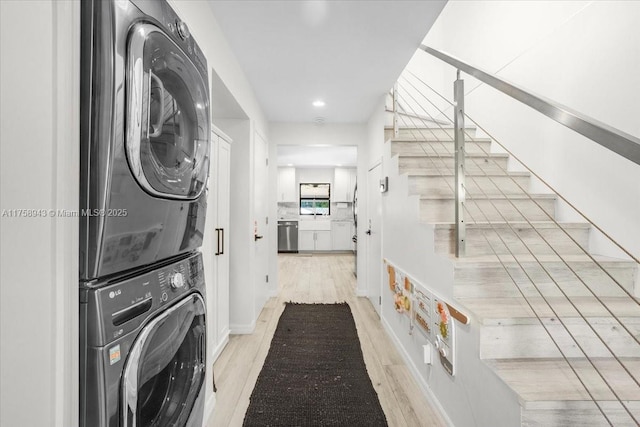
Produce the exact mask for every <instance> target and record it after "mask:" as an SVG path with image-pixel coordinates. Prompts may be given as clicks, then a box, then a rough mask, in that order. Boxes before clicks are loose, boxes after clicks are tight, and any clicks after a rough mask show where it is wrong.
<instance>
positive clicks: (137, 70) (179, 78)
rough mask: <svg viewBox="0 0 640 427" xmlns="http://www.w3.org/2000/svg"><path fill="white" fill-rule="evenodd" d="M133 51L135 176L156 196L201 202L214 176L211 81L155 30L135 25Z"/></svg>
mask: <svg viewBox="0 0 640 427" xmlns="http://www.w3.org/2000/svg"><path fill="white" fill-rule="evenodd" d="M127 49H128V53H127V61H128V64H127V79H126V93H127V114H126V120H127V123H126V141H125V145H126V151H127V159H128V161H129V166H130V168H131V170H132V173H133V175H134V176H135V179H136V181H137V182H138V184H140V185H141V186H142V188H143V189H144V190H145V191H147V192H148V193H150V194H152V195H154V196H158V197H164V198H175V199H196V198H198V197H199V196H200V194H201V193H202V191H203V190H204V188H205V184H206V181H207V178H208V174H209V144H210V138H211V137H210V131H209V129H210V126H209V92H208V86H207V83H206V78H204V79H203V77H202V74H200V72H199V71H198V69H197V68H196V66H195V65H194V64H193V62H192V61H191V59H190V58H189V57H188V56H187V55H186V54H185V52H184V51H183V50H182V49H181V48H180V47H179V46H178V45H177V44H176V43H175V42H174V41H173V40H172V39H171V38H170V37H169V36H168V35H167V34H166V33H165V32H164V31H162V30H161V29H160V28H158V27H156V26H154V25H152V24H148V23H139V24H137V25H135V26H134V27H133V28H132V30H131V32H130V34H129V42H128V45H127Z"/></svg>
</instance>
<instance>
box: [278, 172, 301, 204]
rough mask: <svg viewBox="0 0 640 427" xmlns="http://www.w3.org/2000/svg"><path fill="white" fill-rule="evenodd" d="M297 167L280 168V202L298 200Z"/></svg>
mask: <svg viewBox="0 0 640 427" xmlns="http://www.w3.org/2000/svg"><path fill="white" fill-rule="evenodd" d="M297 194H298V192H297V189H296V168H278V202H297V201H298V197H297Z"/></svg>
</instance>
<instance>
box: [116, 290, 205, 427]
mask: <svg viewBox="0 0 640 427" xmlns="http://www.w3.org/2000/svg"><path fill="white" fill-rule="evenodd" d="M205 336H206V334H205V305H204V301H203V300H202V297H201V296H200V295H199V294H191V295H190V296H188V297H186V298H185V299H183V300H181V301H180V302H179V303H177V304H176V305H174V306H172V307H170V308H169V309H168V310H166V311H164V312H162V313H161V314H160V315H159V316H157V317H156V318H154V319H153V320H152V321H151V322H149V324H148V325H147V326H146V327H144V328H143V329H142V331H141V332H140V335H139V336H138V338H137V339H136V341H135V342H134V344H133V346H132V347H131V351H130V352H129V355H128V357H127V361H126V363H125V367H124V372H123V376H122V412H121V414H122V418H123V421H122V423H121V425H122V426H123V427H133V426H136V427H143V426H144V427H155V426H157V427H167V426H196V425H197V426H198V427H200V425H201V424H202V417H203V411H204V379H205V360H206V359H205V352H206V340H205Z"/></svg>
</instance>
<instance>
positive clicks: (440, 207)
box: [420, 199, 555, 223]
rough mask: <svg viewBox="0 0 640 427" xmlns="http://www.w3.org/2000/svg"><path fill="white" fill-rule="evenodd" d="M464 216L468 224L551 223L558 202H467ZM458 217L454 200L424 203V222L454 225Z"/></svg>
mask: <svg viewBox="0 0 640 427" xmlns="http://www.w3.org/2000/svg"><path fill="white" fill-rule="evenodd" d="M465 206H466V209H465V210H464V216H465V220H466V222H467V223H473V222H478V221H480V222H489V221H524V220H525V218H526V219H528V220H529V221H549V220H550V218H553V217H554V212H555V202H554V201H553V200H549V199H541V200H536V201H533V200H518V199H516V200H467V202H466V203H465ZM454 218H455V202H454V201H453V200H441V199H440V200H437V199H436V200H429V199H423V200H421V201H420V219H421V220H422V221H423V222H430V223H434V222H452V221H454Z"/></svg>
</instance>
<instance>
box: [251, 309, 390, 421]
mask: <svg viewBox="0 0 640 427" xmlns="http://www.w3.org/2000/svg"><path fill="white" fill-rule="evenodd" d="M243 425H244V426H245V427H258V426H259V427H266V426H287V427H294V426H302V427H306V426H350V427H351V426H354V427H355V426H362V427H365V426H366V427H377V426H387V420H386V418H385V415H384V412H383V411H382V407H381V406H380V401H379V400H378V395H377V394H376V391H375V390H374V389H373V385H372V384H371V379H370V378H369V375H368V374H367V369H366V367H365V364H364V359H363V357H362V350H361V349H360V341H359V340H358V333H357V331H356V325H355V323H354V321H353V316H352V315H351V309H350V308H349V305H348V304H347V303H341V304H295V303H287V305H286V307H285V309H284V312H283V313H282V316H280V320H279V322H278V327H277V328H276V331H275V334H274V336H273V340H272V341H271V347H270V348H269V353H268V354H267V358H266V360H265V362H264V366H263V368H262V371H261V372H260V375H259V376H258V380H257V382H256V386H255V388H254V389H253V393H252V394H251V398H250V402H249V409H247V413H246V415H245V418H244V424H243Z"/></svg>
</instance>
